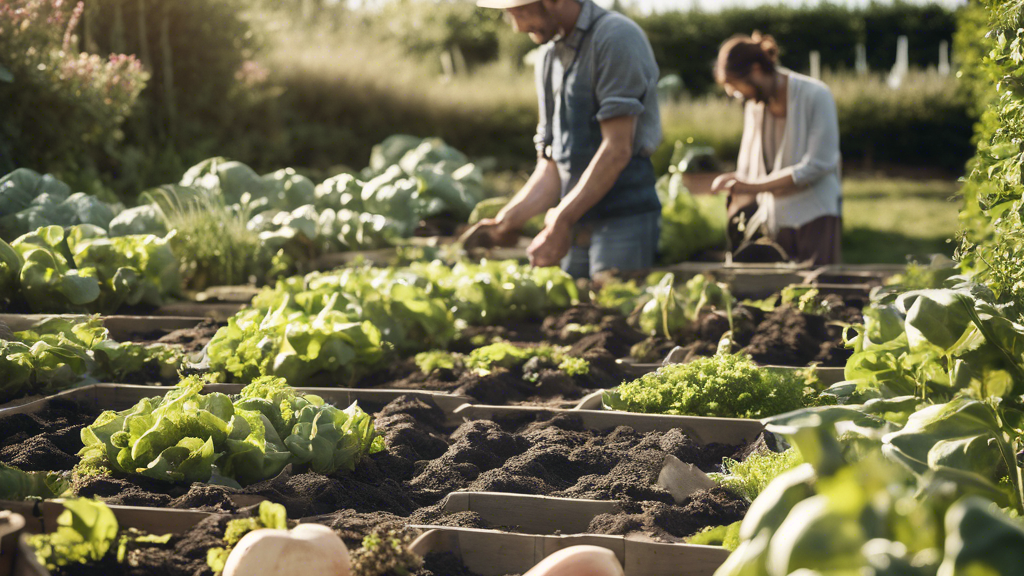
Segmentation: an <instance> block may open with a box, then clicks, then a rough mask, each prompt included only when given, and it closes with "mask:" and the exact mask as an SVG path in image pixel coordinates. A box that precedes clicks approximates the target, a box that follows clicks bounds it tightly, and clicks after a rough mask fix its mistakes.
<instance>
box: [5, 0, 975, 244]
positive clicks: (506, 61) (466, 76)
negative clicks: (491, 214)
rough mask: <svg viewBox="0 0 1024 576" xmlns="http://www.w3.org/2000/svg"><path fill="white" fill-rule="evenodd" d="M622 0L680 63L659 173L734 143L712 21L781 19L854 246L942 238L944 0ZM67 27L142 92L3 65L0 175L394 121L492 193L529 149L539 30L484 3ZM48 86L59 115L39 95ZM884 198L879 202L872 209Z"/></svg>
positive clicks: (251, 7)
mask: <svg viewBox="0 0 1024 576" xmlns="http://www.w3.org/2000/svg"><path fill="white" fill-rule="evenodd" d="M42 3H45V2H42ZM64 4H65V6H64V8H62V9H63V10H65V11H68V10H71V9H73V7H72V6H68V5H67V3H64ZM617 7H618V8H620V9H623V10H626V11H627V12H629V13H630V14H631V15H632V16H633V17H634V18H635V19H636V20H637V21H638V22H639V23H640V25H641V26H642V27H644V29H645V30H646V31H647V33H648V35H649V37H650V39H651V42H652V46H653V48H654V51H655V54H656V56H657V58H658V61H659V65H660V67H661V70H662V73H663V74H664V75H669V74H674V75H677V76H678V77H679V80H680V85H681V87H682V89H681V90H676V91H667V92H666V93H665V94H664V95H663V110H662V114H663V120H664V129H665V141H664V144H663V146H662V149H661V150H659V152H658V154H657V155H656V157H655V163H656V166H657V168H658V170H659V171H661V172H664V171H665V170H666V169H667V167H668V163H669V157H670V156H671V153H672V149H673V145H674V143H675V142H676V141H677V140H682V141H684V142H689V143H692V144H698V145H709V146H712V147H713V148H714V149H715V151H716V154H717V156H718V157H719V159H720V160H721V161H722V163H723V165H724V166H726V167H728V165H729V164H730V163H731V162H732V161H733V160H734V157H735V154H736V151H737V149H738V147H739V138H740V134H741V131H742V117H741V109H740V105H739V104H738V103H736V102H732V101H728V100H726V99H724V98H723V97H722V96H721V95H720V94H719V91H718V90H717V89H716V87H715V86H714V85H713V80H712V76H711V65H712V62H713V59H714V55H715V53H716V51H717V47H718V45H719V44H720V43H721V42H722V41H723V40H724V39H725V38H727V37H728V36H729V35H731V34H732V33H735V32H748V33H749V32H750V31H752V30H755V29H758V30H761V31H762V32H765V33H770V34H773V35H775V37H776V38H777V39H778V40H779V42H780V44H781V45H782V47H783V50H784V52H783V55H782V63H783V64H784V65H786V66H788V67H790V68H792V69H794V70H797V71H801V72H807V71H808V69H809V62H810V54H811V52H812V51H818V53H819V54H820V62H821V69H822V74H821V75H822V79H823V80H824V81H825V82H827V83H828V84H829V85H830V86H831V87H832V89H833V92H834V93H835V95H836V100H837V105H838V108H839V114H840V127H841V131H842V142H841V145H842V149H843V153H844V160H845V164H844V170H845V172H846V175H847V176H848V178H847V185H846V194H847V203H846V226H847V240H848V241H847V247H848V249H847V257H848V259H850V260H851V261H862V260H863V261H866V260H878V261H883V260H884V261H892V260H893V259H895V260H897V261H900V260H902V257H900V256H898V254H899V253H900V252H901V251H903V252H904V253H908V252H909V253H921V251H929V252H931V251H936V250H941V251H943V252H947V253H948V252H950V247H951V246H952V245H951V244H946V243H944V242H943V239H944V238H948V237H952V236H953V234H954V233H955V226H956V221H955V219H954V218H953V216H954V215H955V212H956V207H957V204H956V202H955V201H952V202H951V201H947V199H948V198H949V197H951V196H953V195H954V194H955V192H956V189H957V184H956V179H957V178H958V177H959V176H960V175H962V174H963V170H964V163H965V162H966V160H967V159H968V158H969V157H970V155H971V152H972V144H971V141H970V138H971V132H972V125H973V123H974V122H975V118H974V117H973V115H972V112H971V110H970V109H969V107H968V105H967V102H969V101H971V100H970V98H969V97H968V95H967V94H965V93H964V92H965V91H964V90H963V89H962V88H961V87H960V86H959V85H958V81H957V78H956V69H957V66H956V62H957V54H956V53H955V51H954V52H952V72H951V73H945V70H942V69H941V67H940V64H942V63H943V59H942V58H941V57H940V46H942V45H945V46H946V47H947V49H948V46H949V45H950V43H951V42H952V40H953V31H954V29H955V20H956V16H957V14H956V10H957V9H954V8H950V7H949V6H948V5H942V4H909V3H902V2H897V3H871V4H868V5H867V6H866V7H859V8H850V7H846V6H842V5H837V4H830V3H824V4H819V5H814V6H795V7H794V6H789V5H782V4H779V5H761V6H757V7H753V8H747V7H734V8H727V9H724V10H719V11H706V10H700V9H693V10H679V11H667V12H665V11H663V12H658V13H644V12H639V11H630V10H629V9H628V7H623V6H621V5H618V6H617ZM903 35H906V36H908V37H909V51H908V54H909V64H910V69H909V71H908V72H907V73H905V74H903V75H902V77H901V80H902V81H901V82H900V83H899V85H898V86H897V87H895V88H894V87H891V86H890V85H889V82H888V80H889V77H888V76H889V72H890V70H891V69H892V67H893V64H894V62H895V61H896V56H897V42H898V40H897V39H898V38H899V37H900V36H903ZM61 41H62V46H61V47H62V48H63V49H66V50H67V51H68V52H72V53H73V52H75V51H77V50H86V51H89V52H92V53H96V54H106V53H111V52H113V53H125V54H133V55H135V56H136V57H137V58H138V60H140V61H141V63H142V65H143V67H144V70H145V76H146V77H145V78H144V87H143V88H142V89H141V93H140V95H139V97H138V100H137V102H136V103H135V105H134V107H133V108H132V109H131V110H130V111H129V112H128V113H124V111H120V112H119V116H118V117H116V118H112V119H104V118H102V115H103V114H106V113H107V112H104V110H103V109H102V106H94V107H92V108H90V109H87V110H76V109H75V107H82V106H84V104H81V103H80V102H79V101H80V100H81V98H78V99H76V98H70V97H67V96H66V95H61V94H54V92H55V91H54V89H53V87H52V86H50V85H49V84H48V83H47V79H46V77H44V75H43V74H41V73H36V72H35V71H34V69H33V70H30V71H29V72H27V73H22V74H15V78H14V79H13V82H3V81H2V80H0V106H2V107H3V108H4V109H5V110H8V111H9V112H8V113H7V114H6V115H5V116H4V117H2V118H0V172H8V171H10V170H12V169H13V168H15V167H20V166H25V167H31V168H33V169H35V170H38V171H41V172H52V173H54V174H56V175H58V176H59V177H61V178H62V179H63V180H65V181H67V182H68V183H69V184H71V185H72V187H73V188H75V189H78V190H85V191H90V192H94V193H97V194H100V195H102V196H104V197H107V198H110V199H113V198H117V199H120V200H122V201H124V202H125V203H126V204H129V205H130V204H131V203H132V202H133V201H134V198H135V197H136V196H137V195H138V194H139V193H140V192H141V191H143V190H146V189H147V188H150V187H152V186H156V185H159V184H163V183H167V182H175V181H177V180H178V179H179V178H180V177H181V174H182V173H183V172H184V171H185V170H186V169H187V168H188V167H189V166H192V165H193V164H195V163H197V162H198V161H200V160H202V159H205V158H208V157H211V156H226V157H229V158H232V159H237V160H240V161H242V162H244V163H246V164H248V165H250V166H252V167H253V168H254V169H256V170H257V171H259V172H269V171H272V170H275V169H277V168H281V167H285V166H291V167H294V168H295V169H296V170H298V171H299V172H300V173H304V174H307V175H309V176H310V177H312V178H313V179H314V180H320V179H323V178H326V177H328V176H330V175H333V174H336V173H338V172H340V171H343V170H344V169H345V168H352V167H354V168H358V167H361V166H365V165H366V163H367V161H368V158H369V154H370V149H371V148H372V146H373V145H374V144H376V143H378V142H380V141H382V140H383V139H384V138H385V137H387V136H389V135H391V134H395V133H406V134H412V135H416V136H440V137H442V138H444V139H445V140H446V141H447V142H448V143H449V144H451V145H453V146H455V147H456V148H458V149H460V150H463V151H464V152H466V153H467V154H469V155H470V156H471V157H473V158H475V159H477V160H479V161H481V162H480V163H481V164H482V165H483V166H484V167H486V168H488V169H489V170H490V171H491V172H492V175H491V177H490V181H492V182H497V183H503V184H504V186H502V185H499V186H497V187H496V189H495V191H496V192H508V191H509V189H511V188H513V187H514V185H515V183H516V182H518V181H520V179H521V178H522V173H523V171H524V170H527V169H528V168H529V166H530V164H531V162H532V154H533V152H532V150H533V148H532V144H531V140H532V136H533V129H534V126H535V124H536V95H535V93H534V88H533V72H532V68H531V66H530V64H529V54H530V50H532V49H533V46H532V45H531V43H530V41H529V40H528V39H527V38H526V37H525V36H522V35H517V34H515V33H513V32H512V30H511V28H510V26H509V25H508V24H507V23H506V22H504V21H503V20H502V17H501V14H500V13H499V12H498V11H489V10H482V9H477V8H475V7H474V6H473V5H472V3H469V2H464V1H441V2H437V1H433V0H389V1H381V2H375V3H365V4H363V5H361V6H359V7H354V6H352V5H349V4H346V3H343V2H330V1H325V0H284V1H280V0H278V1H271V0H255V1H244V2H243V1H242V0H95V1H92V2H87V3H85V4H84V13H82V14H81V18H80V22H79V23H78V24H77V25H76V26H75V28H74V29H73V30H72V34H70V35H67V36H66V37H64V38H62V39H61ZM944 43H945V44H944ZM858 45H860V46H863V48H862V50H863V54H862V55H861V58H860V59H858V55H857V51H858ZM23 49H24V48H23V46H20V45H17V44H15V43H13V40H12V39H11V38H9V37H8V36H6V35H3V34H0V55H3V54H11V55H12V56H11V58H13V60H12V61H14V62H15V63H17V60H18V59H19V58H23V56H24V55H22V54H21V53H20V52H19V50H23ZM24 59H25V60H26V62H27V61H28V60H30V59H29V58H24ZM858 60H860V61H858ZM33 62H34V60H33ZM19 70H20V69H18V68H15V71H19ZM48 100H51V101H54V102H55V105H54V106H53V107H51V108H52V109H53V110H60V111H61V113H60V114H59V115H58V114H57V113H55V112H47V111H44V110H40V109H39V107H38V106H35V105H34V103H36V102H40V101H48ZM858 175H866V176H863V177H858ZM890 175H897V176H902V177H903V178H902V179H887V176H890ZM908 177H912V180H914V181H911V180H908V179H907V178H908ZM921 178H927V180H926V181H924V182H918V181H916V180H920V179H921ZM879 209H881V210H882V211H884V217H882V216H879V217H874V218H872V217H871V216H872V212H873V211H874V210H879ZM878 214H881V212H879V213H878ZM918 222H920V224H917V223H918ZM910 228H913V230H910ZM887 234H888V236H886V235H887ZM886 249H889V251H890V252H891V253H892V255H883V254H887V253H886V252H884V250H886ZM879 258H882V259H883V260H879Z"/></svg>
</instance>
